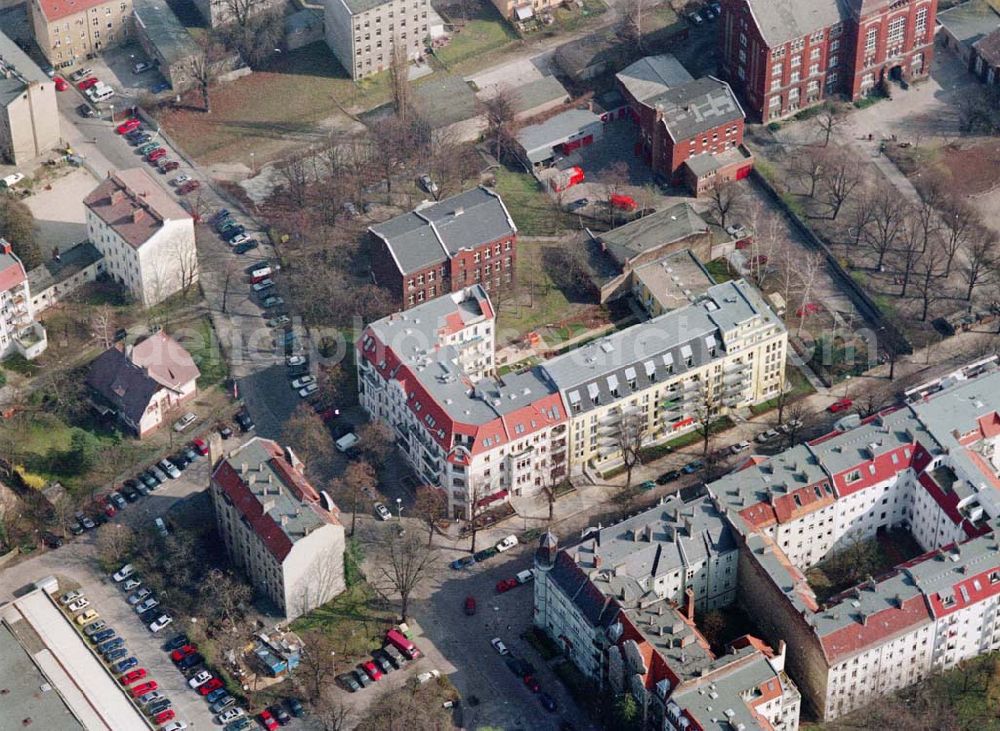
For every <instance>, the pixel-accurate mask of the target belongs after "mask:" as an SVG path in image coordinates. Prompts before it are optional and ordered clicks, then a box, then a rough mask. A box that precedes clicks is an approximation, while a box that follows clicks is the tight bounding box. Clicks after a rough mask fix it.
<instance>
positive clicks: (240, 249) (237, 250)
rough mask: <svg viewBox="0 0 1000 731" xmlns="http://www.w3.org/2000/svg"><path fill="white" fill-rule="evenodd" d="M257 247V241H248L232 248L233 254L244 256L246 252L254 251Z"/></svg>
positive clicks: (258, 244)
mask: <svg viewBox="0 0 1000 731" xmlns="http://www.w3.org/2000/svg"><path fill="white" fill-rule="evenodd" d="M258 246H260V243H259V242H258V241H257V239H248V240H247V241H244V242H243V243H242V244H237V245H236V246H234V247H233V253H234V254H245V253H247V252H248V251H252V250H253V249H256V248H257V247H258Z"/></svg>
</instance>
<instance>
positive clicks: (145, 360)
mask: <svg viewBox="0 0 1000 731" xmlns="http://www.w3.org/2000/svg"><path fill="white" fill-rule="evenodd" d="M129 357H130V358H131V360H132V362H133V363H135V364H136V365H137V366H139V367H140V368H145V369H146V371H147V373H149V376H150V377H151V378H152V379H153V380H154V381H156V382H158V383H160V384H162V385H163V386H165V387H167V388H169V389H171V390H174V391H179V390H180V389H181V388H182V387H183V386H185V385H186V384H188V383H190V382H191V381H193V380H195V379H197V378H198V376H200V375H201V371H199V370H198V366H197V365H195V362H194V359H193V358H192V357H191V354H190V353H188V352H187V351H186V350H185V349H184V347H183V346H182V345H181V344H180V343H178V342H177V341H176V340H174V339H173V338H172V337H170V336H169V335H167V334H166V333H165V332H164V331H163V330H160V331H159V332H157V333H154V334H153V335H150V336H149V337H148V338H145V339H144V340H140V341H139V342H138V343H136V344H135V345H133V346H132V352H131V354H130V356H129Z"/></svg>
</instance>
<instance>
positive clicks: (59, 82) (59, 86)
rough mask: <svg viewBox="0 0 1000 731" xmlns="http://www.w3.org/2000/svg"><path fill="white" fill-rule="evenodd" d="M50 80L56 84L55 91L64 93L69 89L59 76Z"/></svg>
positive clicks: (64, 80)
mask: <svg viewBox="0 0 1000 731" xmlns="http://www.w3.org/2000/svg"><path fill="white" fill-rule="evenodd" d="M52 80H53V81H54V82H56V91H66V90H67V89H68V88H69V84H68V83H66V79H64V78H63V77H61V76H56V77H55V78H54V79H52Z"/></svg>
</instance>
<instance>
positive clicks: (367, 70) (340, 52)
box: [323, 0, 430, 79]
mask: <svg viewBox="0 0 1000 731" xmlns="http://www.w3.org/2000/svg"><path fill="white" fill-rule="evenodd" d="M323 9H324V10H323V16H324V19H325V22H326V45H328V46H329V47H330V50H331V51H333V55H334V56H336V57H337V60H338V61H340V65H341V66H343V67H344V70H345V71H347V73H348V74H350V76H351V78H352V79H362V78H364V77H365V76H371V75H372V74H377V73H381V72H382V71H386V70H388V69H389V67H390V66H391V65H392V54H393V48H395V47H396V46H397V45H398V46H400V47H402V48H403V49H404V51H405V53H406V58H407V59H409V60H411V61H412V60H414V59H416V58H420V57H421V56H423V53H424V45H425V41H426V39H427V38H428V30H427V13H428V11H429V10H430V2H429V1H428V0H388V2H385V1H384V0H323Z"/></svg>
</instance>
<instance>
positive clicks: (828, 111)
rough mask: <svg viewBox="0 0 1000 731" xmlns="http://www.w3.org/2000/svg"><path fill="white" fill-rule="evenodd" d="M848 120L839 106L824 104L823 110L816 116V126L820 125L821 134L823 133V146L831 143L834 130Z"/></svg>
mask: <svg viewBox="0 0 1000 731" xmlns="http://www.w3.org/2000/svg"><path fill="white" fill-rule="evenodd" d="M846 121H847V118H846V117H845V116H844V115H843V114H841V111H840V108H839V107H837V106H835V105H833V104H827V105H825V106H824V108H823V111H822V112H820V113H819V115H818V116H817V117H816V126H818V127H819V130H820V134H822V135H823V147H826V146H827V145H829V144H830V137H831V135H833V132H834V130H835V129H837V128H838V127H840V126H841V125H842V124H843V123H844V122H846Z"/></svg>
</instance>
